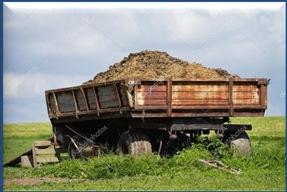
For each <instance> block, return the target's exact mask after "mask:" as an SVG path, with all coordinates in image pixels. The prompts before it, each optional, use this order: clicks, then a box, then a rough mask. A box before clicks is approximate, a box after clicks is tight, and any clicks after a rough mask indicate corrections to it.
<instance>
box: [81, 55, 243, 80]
mask: <svg viewBox="0 0 287 192" xmlns="http://www.w3.org/2000/svg"><path fill="white" fill-rule="evenodd" d="M230 77H238V76H236V75H231V74H230V73H229V72H227V71H226V70H224V69H220V68H218V69H212V68H208V67H205V66H203V65H202V64H200V63H195V62H193V63H190V62H187V61H183V60H180V59H178V58H175V57H172V56H170V55H169V54H168V53H166V52H161V51H149V50H145V51H142V52H138V53H131V54H130V55H129V56H128V57H125V58H124V59H123V60H122V61H120V62H119V63H115V64H113V65H111V66H110V67H109V69H108V70H107V71H106V72H101V73H98V74H97V75H96V76H95V77H94V78H93V79H92V80H89V81H87V82H84V84H88V83H99V82H105V81H112V80H120V79H137V78H140V79H153V80H156V79H167V78H187V79H228V78H230Z"/></svg>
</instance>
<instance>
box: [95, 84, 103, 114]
mask: <svg viewBox="0 0 287 192" xmlns="http://www.w3.org/2000/svg"><path fill="white" fill-rule="evenodd" d="M93 91H94V94H95V101H96V109H97V115H98V116H99V115H100V110H101V107H100V103H99V99H98V94H97V88H96V87H93Z"/></svg>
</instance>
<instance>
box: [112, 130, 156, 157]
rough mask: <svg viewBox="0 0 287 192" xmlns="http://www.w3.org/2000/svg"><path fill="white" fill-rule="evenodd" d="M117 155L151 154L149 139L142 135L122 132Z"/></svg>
mask: <svg viewBox="0 0 287 192" xmlns="http://www.w3.org/2000/svg"><path fill="white" fill-rule="evenodd" d="M117 151H118V153H119V154H130V155H143V154H151V153H152V146H151V143H150V140H149V138H148V137H147V136H146V135H144V134H143V133H137V132H128V131H127V132H124V133H123V134H122V135H121V136H120V138H119V142H118V146H117Z"/></svg>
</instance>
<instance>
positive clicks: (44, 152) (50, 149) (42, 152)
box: [35, 146, 56, 155]
mask: <svg viewBox="0 0 287 192" xmlns="http://www.w3.org/2000/svg"><path fill="white" fill-rule="evenodd" d="M35 154H36V155H55V154H56V151H55V149H54V147H53V146H50V147H48V148H45V149H40V148H35Z"/></svg>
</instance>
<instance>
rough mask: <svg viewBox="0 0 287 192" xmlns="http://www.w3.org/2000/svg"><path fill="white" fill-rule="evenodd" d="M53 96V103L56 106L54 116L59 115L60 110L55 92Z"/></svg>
mask: <svg viewBox="0 0 287 192" xmlns="http://www.w3.org/2000/svg"><path fill="white" fill-rule="evenodd" d="M53 96H54V101H55V104H56V114H58V113H60V108H59V104H58V100H57V97H56V94H55V92H53Z"/></svg>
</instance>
